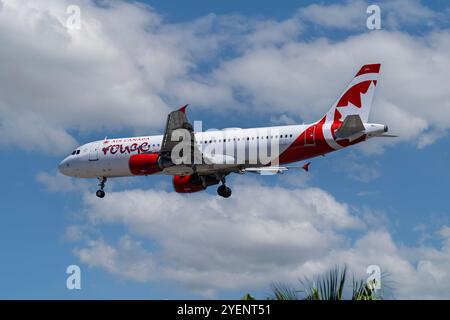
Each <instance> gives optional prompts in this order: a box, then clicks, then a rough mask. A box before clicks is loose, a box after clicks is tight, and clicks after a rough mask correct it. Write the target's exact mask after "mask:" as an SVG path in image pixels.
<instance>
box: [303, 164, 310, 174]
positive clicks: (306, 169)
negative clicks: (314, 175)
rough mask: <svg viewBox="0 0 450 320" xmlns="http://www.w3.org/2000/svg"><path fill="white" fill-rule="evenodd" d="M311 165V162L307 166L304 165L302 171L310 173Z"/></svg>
mask: <svg viewBox="0 0 450 320" xmlns="http://www.w3.org/2000/svg"><path fill="white" fill-rule="evenodd" d="M310 164H311V162H308V163H306V164H304V165H303V167H302V169H303V170H305V171H306V172H308V171H309V165H310Z"/></svg>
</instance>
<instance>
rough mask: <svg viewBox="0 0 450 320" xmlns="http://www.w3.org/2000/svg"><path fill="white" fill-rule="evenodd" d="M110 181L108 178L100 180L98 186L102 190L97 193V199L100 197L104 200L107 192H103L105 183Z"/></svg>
mask: <svg viewBox="0 0 450 320" xmlns="http://www.w3.org/2000/svg"><path fill="white" fill-rule="evenodd" d="M107 180H108V179H107V178H106V177H100V178H98V181H99V182H98V186H99V187H100V190H97V192H96V193H95V195H96V196H97V197H99V198H100V199H103V198H104V197H105V195H106V193H105V191H103V189H105V183H106V181H107Z"/></svg>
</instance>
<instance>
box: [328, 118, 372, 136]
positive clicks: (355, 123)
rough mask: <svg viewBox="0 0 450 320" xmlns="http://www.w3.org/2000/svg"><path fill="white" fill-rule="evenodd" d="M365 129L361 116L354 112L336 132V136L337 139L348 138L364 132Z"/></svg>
mask: <svg viewBox="0 0 450 320" xmlns="http://www.w3.org/2000/svg"><path fill="white" fill-rule="evenodd" d="M364 130H365V128H364V124H363V123H362V120H361V118H360V116H359V115H357V114H353V115H349V116H347V117H346V118H345V119H344V122H342V125H341V126H340V127H339V129H338V130H337V131H336V132H335V136H336V138H337V139H348V138H350V137H352V136H354V135H355V134H358V133H363V132H364Z"/></svg>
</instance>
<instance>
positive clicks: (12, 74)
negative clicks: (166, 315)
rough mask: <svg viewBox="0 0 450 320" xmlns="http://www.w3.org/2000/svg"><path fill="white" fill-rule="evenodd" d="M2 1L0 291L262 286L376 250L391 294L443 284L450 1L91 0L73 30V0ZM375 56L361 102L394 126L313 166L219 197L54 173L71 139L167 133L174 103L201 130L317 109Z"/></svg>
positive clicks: (317, 112)
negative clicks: (372, 92) (377, 77)
mask: <svg viewBox="0 0 450 320" xmlns="http://www.w3.org/2000/svg"><path fill="white" fill-rule="evenodd" d="M19 2H20V1H19ZM74 2H77V1H74ZM2 3H3V8H2V10H1V11H0V16H3V17H4V18H5V19H0V21H3V22H0V24H1V25H0V30H2V31H1V32H0V41H1V42H3V43H5V44H6V45H5V46H4V49H3V50H0V70H1V71H0V87H1V88H2V89H0V133H2V136H3V139H2V141H0V147H1V150H2V151H1V156H0V164H1V166H0V170H1V177H2V178H3V182H4V183H2V184H1V186H0V188H1V189H0V191H1V195H2V198H1V200H2V201H1V202H0V212H1V218H0V219H1V221H0V252H1V253H2V255H1V258H0V288H1V290H0V298H26V299H28V298H39V299H41V298H43V299H46V298H63V299H103V298H113V299H119V298H121V299H176V298H194V299H195V298H205V297H206V298H240V297H241V296H242V295H243V294H244V293H245V292H247V291H249V292H252V293H253V294H254V295H255V296H257V297H260V298H262V297H265V294H266V293H267V291H268V290H269V286H270V282H271V281H294V282H295V279H296V278H298V277H302V276H311V275H313V274H316V273H320V272H323V271H324V270H326V269H327V268H329V267H330V266H332V265H333V264H335V263H347V264H348V265H349V266H350V268H351V270H352V272H354V273H355V274H357V275H360V276H365V268H366V267H367V266H368V265H370V264H377V265H380V266H381V268H382V270H383V271H386V272H389V273H390V274H391V277H392V278H393V280H394V281H395V283H398V284H399V285H398V286H399V288H394V289H395V290H394V296H395V297H401V298H403V297H404V298H430V297H437V298H449V297H450V285H449V283H450V281H447V280H450V272H449V271H448V270H447V269H448V263H449V262H450V228H449V226H450V216H449V212H448V201H447V192H448V190H450V171H449V170H448V162H449V158H450V154H449V152H450V151H448V148H447V146H448V144H449V142H450V138H449V137H448V134H447V132H448V129H449V128H450V102H449V101H450V100H448V99H450V96H449V94H448V92H447V89H446V86H447V83H448V74H449V73H448V72H447V71H449V70H450V59H449V58H448V57H447V56H448V54H447V52H448V49H449V48H450V31H449V30H450V29H449V20H448V18H447V17H448V10H449V8H448V5H447V4H446V2H445V1H431V2H427V3H426V4H425V3H424V2H423V3H421V2H419V1H393V2H389V3H388V2H386V3H384V2H381V3H380V7H381V12H382V25H383V29H382V30H376V31H369V30H367V29H366V28H365V20H366V18H367V15H366V14H365V10H364V9H365V8H366V7H367V3H366V2H364V1H346V2H339V1H336V2H333V4H329V3H328V2H327V3H318V4H317V5H314V2H310V1H284V2H283V3H279V2H277V3H276V2H273V1H258V2H254V1H245V2H242V1H221V2H219V1H214V2H211V1H190V2H189V3H187V2H185V1H146V2H145V3H146V4H147V5H149V6H151V8H150V7H147V8H144V7H142V6H139V5H137V4H136V3H131V2H114V1H113V2H110V3H109V5H106V6H105V5H104V3H103V4H102V6H101V7H102V8H100V7H99V6H98V4H99V3H100V1H95V2H93V1H88V0H86V1H79V2H77V3H78V4H79V5H80V7H81V12H82V21H83V22H82V23H83V24H82V28H81V30H79V31H67V30H66V29H65V27H64V26H63V25H62V22H61V21H64V20H65V17H66V16H65V8H66V3H65V2H64V1H58V2H57V1H50V0H48V1H36V2H35V3H33V1H31V2H29V3H19V4H17V2H15V1H7V0H3V1H2ZM68 4H69V2H68ZM70 4H71V3H70ZM32 7H33V8H34V9H35V14H34V15H29V18H27V19H25V18H24V16H26V15H24V14H23V13H27V12H28V13H29V12H30V11H29V10H31V8H32ZM361 8H362V9H361ZM46 12H47V13H46ZM333 14H336V16H334V15H333ZM324 15H325V16H326V15H329V19H328V20H327V19H325V20H324V19H322V18H321V17H323V16H324ZM338 16H339V18H338ZM334 17H335V18H334ZM22 19H25V20H22ZM330 21H331V22H330ZM99 26H101V27H99ZM12 34H15V35H18V36H17V37H13V36H11V35H12ZM37 35H38V36H37ZM374 60H377V61H374ZM366 62H381V63H382V64H383V67H382V75H381V86H380V88H379V91H378V92H377V93H376V97H375V100H374V104H373V110H372V111H373V112H372V119H373V121H377V122H381V123H387V124H388V125H389V127H390V130H391V132H392V133H398V134H399V135H400V138H398V139H396V140H395V141H385V140H383V141H377V142H374V143H373V142H371V143H368V144H367V145H366V146H361V147H356V148H352V149H348V150H342V151H339V152H337V153H335V154H330V155H329V156H327V157H324V158H318V159H314V160H313V164H312V171H311V173H310V174H305V173H303V172H302V173H295V172H294V173H288V174H286V175H283V176H277V177H264V176H262V177H255V176H243V177H242V176H239V177H231V178H230V179H229V184H230V185H231V186H232V187H233V188H234V191H235V192H234V194H233V197H232V198H231V199H230V200H229V202H224V201H222V199H220V200H218V199H217V197H216V190H215V188H211V189H210V190H207V191H206V192H205V193H203V194H199V195H193V196H192V195H187V196H186V195H177V194H174V193H173V191H172V190H171V185H170V177H147V178H142V177H140V178H135V179H124V180H122V181H113V182H112V183H110V184H108V186H107V191H108V192H109V193H108V195H107V198H105V201H104V203H101V202H99V201H98V200H97V199H96V198H95V197H94V196H93V193H94V192H95V190H96V181H78V180H73V179H69V178H66V177H62V176H60V175H59V174H58V173H57V171H56V167H57V164H58V163H59V161H60V160H61V159H62V158H63V157H64V156H65V154H67V152H69V151H71V149H72V148H73V147H74V146H76V145H77V144H82V143H86V142H89V141H92V140H97V139H102V138H103V137H104V136H108V137H115V136H129V135H134V134H143V133H148V134H152V133H157V132H160V131H161V130H162V129H163V126H164V121H165V115H166V113H167V112H168V111H169V110H170V109H171V108H172V109H173V108H175V107H177V106H178V105H182V104H184V103H190V104H191V107H190V110H189V112H190V113H189V117H190V119H191V120H203V121H204V122H203V126H204V128H212V127H215V128H224V127H236V126H238V127H254V126H262V125H263V126H266V125H278V124H287V123H292V122H296V123H301V122H303V121H314V120H317V119H318V118H319V117H320V116H321V115H322V114H324V113H325V112H326V111H327V110H328V109H329V107H330V105H331V103H332V102H334V99H335V98H336V96H337V95H338V94H339V93H340V92H341V91H342V90H343V89H344V88H345V85H346V84H347V82H348V81H349V80H350V79H351V77H352V76H353V74H354V73H355V72H356V70H357V69H358V68H359V67H360V65H361V64H362V63H366ZM271 205H273V208H276V210H274V209H273V208H272V207H271ZM278 210H279V211H278ZM297 213H298V215H297ZM177 220H178V221H182V222H183V223H181V222H179V223H178V222H177ZM241 226H242V227H241ZM284 236H286V238H284ZM265 248H266V250H265ZM71 264H77V265H79V266H80V267H81V269H82V290H79V291H77V290H74V291H70V290H68V289H67V288H66V286H65V284H66V277H67V275H66V274H65V270H66V268H67V266H68V265H71Z"/></svg>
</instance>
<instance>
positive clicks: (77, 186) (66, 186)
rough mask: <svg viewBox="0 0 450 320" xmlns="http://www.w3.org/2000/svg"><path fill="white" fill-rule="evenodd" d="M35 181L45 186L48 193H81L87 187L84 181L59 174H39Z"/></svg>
mask: <svg viewBox="0 0 450 320" xmlns="http://www.w3.org/2000/svg"><path fill="white" fill-rule="evenodd" d="M36 181H38V182H39V183H41V184H42V185H43V186H45V188H46V190H47V191H49V192H68V191H82V190H86V188H87V187H88V182H87V181H85V180H76V179H74V178H69V177H66V176H63V175H62V174H60V173H53V174H52V173H49V172H39V173H38V174H37V175H36Z"/></svg>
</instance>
